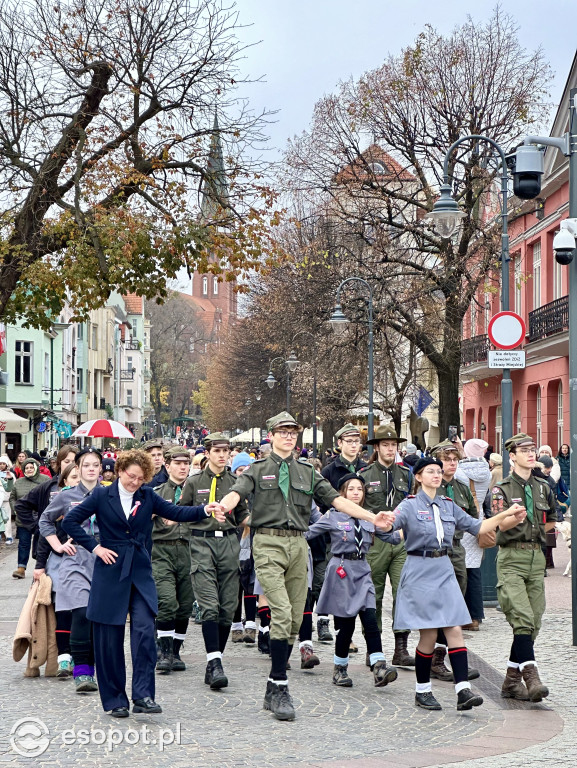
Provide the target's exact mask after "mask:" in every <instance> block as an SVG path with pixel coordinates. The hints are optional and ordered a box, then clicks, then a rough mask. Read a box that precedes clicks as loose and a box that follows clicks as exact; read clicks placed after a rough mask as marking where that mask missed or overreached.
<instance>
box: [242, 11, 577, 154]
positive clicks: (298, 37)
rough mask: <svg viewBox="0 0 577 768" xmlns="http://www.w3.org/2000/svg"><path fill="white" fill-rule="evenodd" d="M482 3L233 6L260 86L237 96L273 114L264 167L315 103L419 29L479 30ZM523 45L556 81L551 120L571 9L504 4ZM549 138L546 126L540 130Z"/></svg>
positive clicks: (249, 67)
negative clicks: (468, 26)
mask: <svg viewBox="0 0 577 768" xmlns="http://www.w3.org/2000/svg"><path fill="white" fill-rule="evenodd" d="M495 5H496V4H495V3H494V2H484V1H483V0H477V1H476V2H475V0H461V1H460V2H458V3H457V2H454V0H435V1H434V2H431V0H404V2H398V0H395V2H391V0H356V1H355V2H352V1H351V0H280V1H279V0H237V9H238V11H239V13H240V22H241V24H244V25H251V26H248V27H247V28H245V29H243V30H239V37H240V39H241V40H242V41H243V42H245V43H251V42H258V41H261V42H260V44H259V45H255V46H254V47H252V48H250V49H249V50H248V51H247V52H246V60H245V62H244V72H245V74H246V75H248V76H251V77H258V76H262V77H263V80H264V82H262V83H258V84H253V85H251V86H248V87H246V88H244V89H243V92H246V93H247V95H248V96H249V98H250V102H251V104H252V107H253V108H254V109H255V110H258V109H267V110H272V111H274V110H278V114H277V115H276V116H275V118H274V120H275V121H276V122H275V124H273V125H271V126H270V130H269V135H270V144H269V146H270V147H271V149H272V150H273V151H272V152H271V155H272V156H271V157H270V159H276V158H277V157H278V152H279V151H282V149H283V148H284V147H285V145H286V141H287V139H288V138H290V137H292V136H294V135H295V134H298V133H300V132H301V131H302V130H304V129H306V128H307V127H308V125H309V122H310V118H311V115H312V111H313V107H314V104H315V102H316V101H317V100H318V99H319V98H321V97H322V96H323V95H324V94H326V93H330V92H332V91H333V90H334V89H335V86H336V85H337V83H338V82H339V81H340V80H346V79H348V78H349V77H351V76H353V77H358V76H359V75H361V74H362V73H363V72H365V71H366V70H369V69H373V68H375V67H377V66H379V65H380V64H381V63H382V62H383V60H384V59H385V57H386V56H387V55H388V54H389V53H390V54H393V55H394V54H397V53H399V52H400V51H401V50H402V49H403V48H405V47H406V46H408V45H410V44H411V43H413V41H414V40H415V38H416V37H417V35H418V34H419V32H420V31H421V30H422V29H423V28H424V26H425V25H426V24H430V25H432V26H433V27H435V28H436V29H437V30H438V31H439V32H442V33H448V32H450V31H451V29H452V28H453V27H454V26H456V25H458V24H461V23H463V22H464V21H465V20H466V18H467V16H468V15H470V16H471V17H472V18H473V20H475V21H478V22H484V21H485V20H486V19H487V18H488V17H489V16H490V15H491V13H492V11H493V9H494V8H495ZM500 5H501V8H502V10H503V11H505V12H507V13H509V14H510V15H511V16H513V18H514V19H515V20H516V21H517V24H518V26H519V35H520V39H521V42H522V44H523V45H524V46H525V47H526V48H527V49H529V50H534V49H535V48H537V47H539V46H542V48H543V51H544V53H545V55H546V57H547V59H548V61H549V62H550V64H551V67H552V69H553V71H554V73H555V79H554V81H553V83H552V87H551V104H552V113H551V114H552V115H553V114H554V111H555V109H554V106H555V105H557V104H558V102H559V99H560V98H561V95H562V92H563V86H564V85H565V81H566V79H567V75H568V73H569V68H570V66H571V62H572V60H573V56H574V54H575V49H576V45H577V35H576V28H577V2H575V0H557V1H556V2H555V3H546V2H537V1H536V0H504V2H502V3H501V4H500ZM544 128H545V129H546V130H549V128H550V125H548V126H544Z"/></svg>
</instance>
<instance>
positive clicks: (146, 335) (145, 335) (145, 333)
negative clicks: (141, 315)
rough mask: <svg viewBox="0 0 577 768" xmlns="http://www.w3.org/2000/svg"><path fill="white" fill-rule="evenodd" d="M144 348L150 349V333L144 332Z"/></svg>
mask: <svg viewBox="0 0 577 768" xmlns="http://www.w3.org/2000/svg"><path fill="white" fill-rule="evenodd" d="M144 348H145V349H148V331H144Z"/></svg>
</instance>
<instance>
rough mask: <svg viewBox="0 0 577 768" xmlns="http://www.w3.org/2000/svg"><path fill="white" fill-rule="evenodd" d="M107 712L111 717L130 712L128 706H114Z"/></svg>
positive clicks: (121, 715) (124, 715)
mask: <svg viewBox="0 0 577 768" xmlns="http://www.w3.org/2000/svg"><path fill="white" fill-rule="evenodd" d="M109 714H110V716H111V717H128V716H129V714H130V712H129V711H128V707H114V709H111V710H110V713H109Z"/></svg>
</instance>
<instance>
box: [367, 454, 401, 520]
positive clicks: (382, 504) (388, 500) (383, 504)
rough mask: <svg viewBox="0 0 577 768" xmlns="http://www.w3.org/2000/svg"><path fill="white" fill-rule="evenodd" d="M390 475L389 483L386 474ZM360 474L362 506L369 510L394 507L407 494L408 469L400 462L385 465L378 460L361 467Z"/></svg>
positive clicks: (374, 510) (387, 509) (385, 509)
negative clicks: (362, 486)
mask: <svg viewBox="0 0 577 768" xmlns="http://www.w3.org/2000/svg"><path fill="white" fill-rule="evenodd" d="M389 473H390V474H391V477H392V486H390V485H389V479H388V474H389ZM360 474H361V475H362V476H363V480H364V481H365V503H364V505H363V506H364V508H365V509H368V510H370V511H371V512H384V511H390V510H391V509H395V508H396V507H397V506H398V505H399V504H400V503H401V501H403V499H405V498H406V497H407V494H409V493H410V492H411V489H410V488H409V482H410V480H409V477H410V474H409V470H408V468H407V467H405V466H404V465H402V464H395V463H393V464H391V466H390V467H385V466H384V465H383V464H381V463H380V462H379V461H378V460H377V461H374V462H373V463H372V464H369V466H368V467H364V468H363V469H361V471H360Z"/></svg>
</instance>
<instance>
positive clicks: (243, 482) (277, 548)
mask: <svg viewBox="0 0 577 768" xmlns="http://www.w3.org/2000/svg"><path fill="white" fill-rule="evenodd" d="M302 429H303V428H302V426H301V425H300V424H298V423H297V422H296V421H295V419H294V418H293V417H292V416H291V415H290V414H289V413H287V412H286V411H283V412H282V413H279V414H277V415H276V416H273V417H272V418H271V419H269V420H268V421H267V430H268V432H269V438H270V440H271V442H272V452H271V454H270V456H269V457H268V458H266V459H263V460H261V461H256V462H255V463H254V464H253V465H252V466H251V467H249V468H248V469H247V470H246V472H243V474H242V475H241V476H240V477H238V478H237V479H236V482H235V484H234V485H233V487H232V489H231V490H230V491H229V493H228V494H227V495H226V496H225V497H224V498H223V499H222V500H221V508H222V509H223V510H224V511H225V512H228V511H230V510H231V509H234V508H235V507H236V506H237V504H238V503H239V502H240V501H241V499H246V498H247V497H248V496H249V494H251V493H252V494H253V509H252V514H251V527H252V528H253V530H254V533H255V535H254V539H253V557H254V562H255V569H256V575H257V577H258V579H259V582H260V584H261V586H262V588H263V591H264V593H265V595H266V596H267V598H268V601H269V603H270V608H271V625H270V627H271V628H270V655H271V671H270V676H269V679H268V682H267V689H266V693H265V699H264V708H265V709H266V710H270V711H271V712H273V714H274V715H275V717H276V718H277V719H279V720H294V717H295V711H294V706H293V703H292V699H291V696H290V693H289V690H288V680H287V677H286V665H287V659H288V657H289V647H292V645H293V644H294V641H295V639H296V636H297V633H298V631H299V628H300V625H301V623H302V615H303V609H304V606H305V603H306V597H307V589H308V582H307V561H308V546H307V543H306V540H305V539H304V533H305V532H306V531H307V530H308V527H309V523H310V517H311V508H312V501H313V500H314V501H315V502H316V503H317V504H324V505H326V506H329V507H330V506H334V507H335V509H338V510H339V511H344V512H348V513H349V514H350V515H352V516H353V517H360V518H361V519H363V520H369V521H371V522H375V523H376V524H378V525H383V524H384V523H383V522H382V517H379V516H375V515H373V514H372V513H370V512H367V511H366V510H364V509H362V508H361V507H359V506H358V505H356V504H354V503H353V502H351V501H349V500H348V499H344V498H343V497H340V496H339V494H338V492H337V491H335V490H334V489H333V488H332V487H331V485H330V483H329V482H328V481H327V480H325V478H324V477H323V476H322V475H320V474H317V473H316V472H315V470H314V469H313V467H312V466H310V464H308V463H304V462H300V461H295V460H294V457H293V451H294V446H295V445H296V441H297V437H298V435H299V433H300V432H302Z"/></svg>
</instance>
